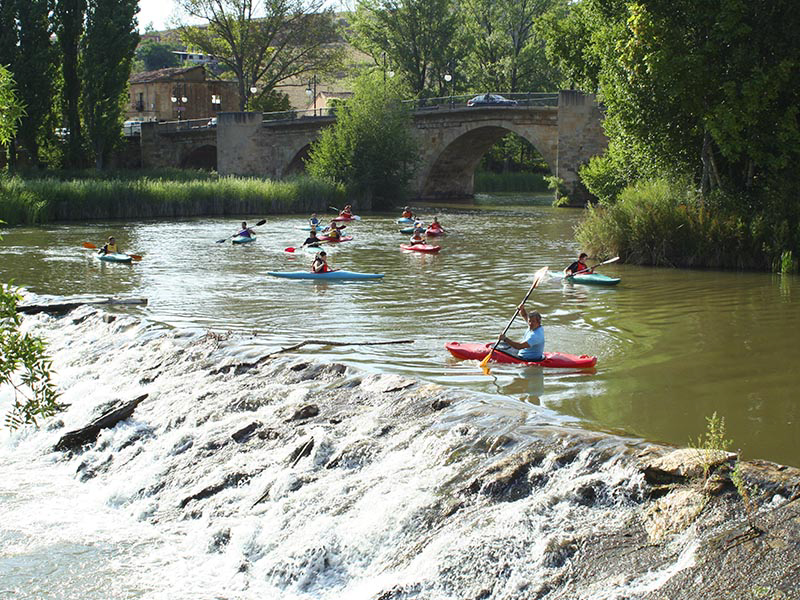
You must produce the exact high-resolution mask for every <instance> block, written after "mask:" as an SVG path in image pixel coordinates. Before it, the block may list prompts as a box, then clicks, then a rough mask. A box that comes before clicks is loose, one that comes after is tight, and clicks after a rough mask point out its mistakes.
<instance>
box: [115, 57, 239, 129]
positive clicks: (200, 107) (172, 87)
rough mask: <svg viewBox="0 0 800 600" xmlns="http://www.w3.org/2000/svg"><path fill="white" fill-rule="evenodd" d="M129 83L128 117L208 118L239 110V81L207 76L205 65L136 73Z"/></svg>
mask: <svg viewBox="0 0 800 600" xmlns="http://www.w3.org/2000/svg"><path fill="white" fill-rule="evenodd" d="M128 82H129V84H130V92H129V93H130V103H129V105H128V108H127V112H126V117H125V118H126V119H127V120H131V121H180V120H189V119H208V118H210V117H215V116H216V115H217V113H220V112H231V111H238V110H239V88H238V83H237V82H235V81H217V80H210V79H207V78H206V69H205V67H203V66H202V65H197V66H193V67H173V68H169V69H159V70H158V71H146V72H144V73H135V74H134V75H131V77H130V79H129V80H128Z"/></svg>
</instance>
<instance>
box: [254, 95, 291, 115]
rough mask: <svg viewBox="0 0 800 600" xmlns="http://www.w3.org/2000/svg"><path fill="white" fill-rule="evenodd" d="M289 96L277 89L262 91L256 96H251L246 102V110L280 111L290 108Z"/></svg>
mask: <svg viewBox="0 0 800 600" xmlns="http://www.w3.org/2000/svg"><path fill="white" fill-rule="evenodd" d="M291 108H292V105H291V104H290V103H289V96H288V94H285V93H284V92H281V91H279V90H270V91H268V92H262V93H260V94H258V95H256V96H251V97H250V101H249V103H248V110H255V111H260V112H280V111H284V110H291Z"/></svg>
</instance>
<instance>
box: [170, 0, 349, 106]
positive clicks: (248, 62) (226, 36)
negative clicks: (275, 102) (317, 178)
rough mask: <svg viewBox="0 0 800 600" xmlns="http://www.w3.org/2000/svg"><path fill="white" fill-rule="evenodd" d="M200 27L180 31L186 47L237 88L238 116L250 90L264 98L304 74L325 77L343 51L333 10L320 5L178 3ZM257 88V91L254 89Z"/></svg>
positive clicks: (276, 0) (310, 0)
mask: <svg viewBox="0 0 800 600" xmlns="http://www.w3.org/2000/svg"><path fill="white" fill-rule="evenodd" d="M177 4H178V5H179V6H180V7H181V8H182V9H183V10H184V12H185V13H186V14H187V15H188V16H189V17H191V18H193V19H201V20H203V21H205V22H206V24H204V25H199V26H190V25H181V26H180V28H179V29H180V32H181V37H182V39H183V41H184V43H185V44H187V45H188V46H190V47H192V48H197V49H199V50H201V51H202V52H204V53H206V54H211V55H213V56H215V57H217V59H218V60H219V62H220V63H222V64H223V65H225V66H226V67H227V68H228V69H230V70H231V71H232V72H233V74H234V76H235V77H236V79H237V80H238V82H239V110H245V107H246V106H247V104H248V101H249V99H250V96H251V92H250V88H251V87H259V88H261V90H262V91H263V92H266V93H268V92H269V91H271V90H272V89H273V88H274V87H275V86H276V85H278V84H279V83H281V82H283V81H286V80H288V79H292V78H295V77H300V76H302V75H304V74H311V73H315V74H318V75H321V74H324V73H327V72H328V71H330V70H331V69H333V68H334V67H335V66H336V65H338V64H339V62H340V61H341V58H342V56H343V50H342V49H341V48H337V47H333V46H332V44H335V43H336V42H338V41H339V35H338V32H337V28H336V25H335V23H334V20H333V10H332V9H323V5H324V1H323V0H264V2H263V6H261V4H262V3H259V2H258V1H257V0H178V1H177ZM256 84H258V85H256Z"/></svg>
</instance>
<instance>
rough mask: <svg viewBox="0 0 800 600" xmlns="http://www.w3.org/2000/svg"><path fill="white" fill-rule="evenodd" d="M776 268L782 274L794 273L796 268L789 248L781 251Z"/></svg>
mask: <svg viewBox="0 0 800 600" xmlns="http://www.w3.org/2000/svg"><path fill="white" fill-rule="evenodd" d="M776 270H777V271H780V273H782V274H783V275H788V274H789V273H794V272H795V271H796V270H797V266H796V265H795V260H794V256H793V255H792V251H791V250H784V251H783V252H782V253H781V259H780V268H779V269H776Z"/></svg>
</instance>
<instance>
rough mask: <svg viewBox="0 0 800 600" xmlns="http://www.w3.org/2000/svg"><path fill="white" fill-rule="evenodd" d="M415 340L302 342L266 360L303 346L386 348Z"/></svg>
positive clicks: (278, 351) (277, 352) (273, 353)
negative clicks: (386, 346) (385, 346)
mask: <svg viewBox="0 0 800 600" xmlns="http://www.w3.org/2000/svg"><path fill="white" fill-rule="evenodd" d="M413 343H414V340H390V341H388V342H331V341H327V340H305V341H304V342H300V343H299V344H295V345H294V346H289V347H288V348H281V349H280V350H276V351H275V352H271V353H270V354H268V355H267V356H265V357H264V358H269V357H271V356H275V355H276V354H283V353H285V352H291V351H292V350H297V349H298V348H302V347H303V346H309V345H313V346H384V345H386V344H413Z"/></svg>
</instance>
